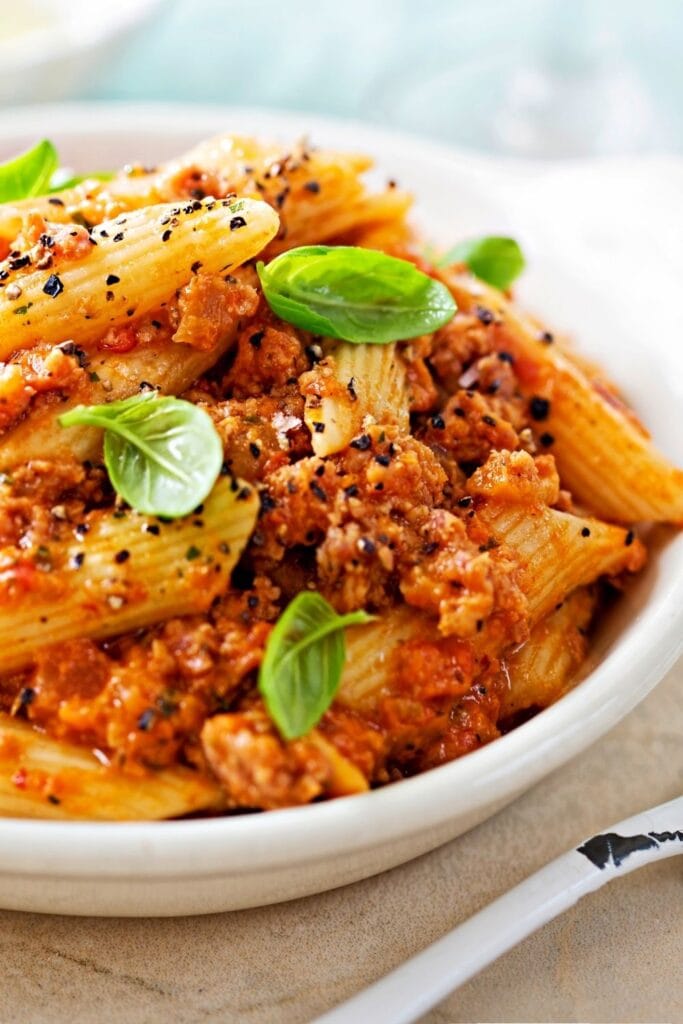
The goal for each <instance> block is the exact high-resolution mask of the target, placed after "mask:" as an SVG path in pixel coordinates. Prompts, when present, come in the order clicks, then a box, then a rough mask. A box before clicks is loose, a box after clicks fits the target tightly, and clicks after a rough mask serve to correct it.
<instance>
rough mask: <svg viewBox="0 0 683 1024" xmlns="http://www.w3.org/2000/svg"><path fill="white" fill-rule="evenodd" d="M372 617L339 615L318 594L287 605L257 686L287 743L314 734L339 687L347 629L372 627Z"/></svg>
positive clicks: (306, 594) (268, 647) (305, 594)
mask: <svg viewBox="0 0 683 1024" xmlns="http://www.w3.org/2000/svg"><path fill="white" fill-rule="evenodd" d="M372 618H373V616H372V615H368V614H367V612H363V611H358V612H351V613H350V614H348V615H338V614H337V612H336V611H335V610H334V608H333V607H332V605H330V604H328V602H327V601H326V600H325V598H324V597H321V595H320V594H318V593H316V592H315V591H302V593H300V594H297V596H296V597H295V598H294V600H293V601H291V602H290V604H288V605H287V608H286V609H285V610H284V612H283V613H282V615H281V616H280V618H279V619H278V621H277V623H276V625H275V628H274V629H273V631H272V633H271V634H270V636H269V638H268V643H267V645H266V651H265V654H264V657H263V661H262V663H261V669H260V671H259V678H258V686H259V690H260V691H261V695H262V697H263V699H264V701H265V705H266V708H267V709H268V713H269V715H270V717H271V718H272V719H273V721H274V722H275V724H276V725H277V727H278V729H279V730H280V732H281V733H282V735H283V736H284V738H285V739H286V740H293V739H296V738H297V736H303V735H304V734H305V733H307V732H310V730H311V729H312V728H313V726H314V725H315V724H316V723H317V722H318V721H319V720H320V718H321V717H322V715H323V714H324V713H325V712H326V711H327V709H328V708H329V706H330V704H331V703H332V700H333V699H334V695H335V693H336V692H337V689H338V687H339V681H340V679H341V674H342V669H343V667H344V661H345V660H346V644H345V640H344V629H345V628H346V627H347V626H358V625H363V623H366V622H370V621H371V620H372Z"/></svg>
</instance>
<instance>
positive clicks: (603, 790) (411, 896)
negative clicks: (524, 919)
mask: <svg viewBox="0 0 683 1024" xmlns="http://www.w3.org/2000/svg"><path fill="white" fill-rule="evenodd" d="M682 684H683V663H681V664H679V666H678V668H677V669H675V670H674V671H673V672H671V673H670V674H669V676H668V677H667V679H666V680H665V681H664V682H662V684H661V685H660V686H659V687H658V688H657V690H656V691H655V692H654V693H653V694H651V695H650V697H649V698H648V699H647V700H646V701H645V702H644V703H643V704H641V705H640V707H639V708H637V709H636V710H635V711H634V712H633V713H632V714H631V715H630V716H629V717H628V718H627V719H625V720H624V721H623V722H622V723H621V724H620V725H619V726H618V727H617V728H616V729H614V730H613V731H612V732H611V733H610V734H609V735H608V736H606V737H604V738H603V739H602V740H601V741H599V742H598V743H597V744H596V745H595V746H593V747H592V748H591V749H590V750H589V751H587V752H586V753H584V754H582V755H581V756H580V757H579V758H577V759H576V760H575V761H573V762H572V763H571V764H570V765H568V766H567V767H565V768H563V769H561V770H560V771H558V772H556V773H555V774H554V775H552V776H551V777H550V778H548V779H546V780H545V781H544V782H543V783H541V784H540V785H538V786H537V787H536V788H535V789H533V790H531V791H530V792H529V793H527V794H526V795H525V796H524V797H522V798H521V799H520V800H518V801H517V802H516V803H514V804H513V805H511V806H510V807H508V808H507V809H506V810H504V811H502V812H501V813H500V814H498V815H497V816H496V817H494V818H492V819H491V820H490V821H488V822H486V823H485V824H484V825H482V826H480V827H479V828H477V829H475V830H473V831H472V832H470V833H469V834H468V835H466V836H463V837H461V838H460V839H457V840H455V841H454V842H452V843H450V844H448V845H447V846H445V847H443V848H442V849H440V850H437V851H435V852H434V853H431V854H428V855H427V856H424V857H421V858H420V859H418V860H416V861H413V862H412V863H411V864H407V865H405V866H403V867H400V868H396V869H395V870H394V871H390V872H387V873H386V874H384V875H381V876H379V877H378V878H374V879H369V880H368V881H365V882H359V883H358V884H356V885H353V886H349V887H348V888H346V889H341V890H338V891H336V892H331V893H326V894H324V895H321V896H314V897H310V898H308V899H303V900H297V901H296V902H293V903H289V904H283V905H280V906H275V907H266V908H263V909H260V910H249V911H241V912H236V913H232V914H222V915H215V916H211V917H203V918H200V917H194V918H185V919H176V920H157V921H154V920H140V921H136V920H95V919H83V918H71V919H70V918H65V917H42V916H40V915H34V914H19V913H9V912H6V913H0V926H1V927H0V958H1V961H2V974H3V984H2V985H0V1020H1V1021H2V1022H3V1024H25V1022H27V1021H30V1022H31V1024H66V1022H68V1024H90V1022H94V1021H99V1020H106V1021H107V1024H161V1022H164V1024H195V1022H216V1024H218V1022H219V1021H220V1022H221V1024H223V1022H230V1024H303V1022H306V1021H310V1020H311V1019H312V1018H313V1017H314V1016H315V1015H316V1014H318V1013H321V1012H322V1011H323V1010H325V1009H327V1008H329V1007H330V1006H331V1005H332V1004H333V1003H334V1002H336V1001H338V1000H341V999H343V998H345V997H348V996H350V995H351V994H352V993H353V992H355V991H356V990H357V989H359V988H360V987H361V986H363V985H365V984H368V983H369V982H371V981H372V980H374V979H376V978H377V977H379V976H380V975H381V974H383V973H385V972H386V971H387V970H390V969H391V968H392V967H395V966H397V965H398V964H399V963H400V962H401V961H402V960H403V959H405V958H406V957H408V956H410V955H411V954H412V953H415V952H417V951H418V950H419V949H421V948H422V947H424V946H425V945H427V944H428V943H429V942H431V941H433V940H434V939H436V938H438V937H439V936H441V935H443V934H444V933H445V932H446V931H448V930H449V929H450V928H451V927H453V926H454V925H455V924H457V923H458V922H459V921H461V920H463V919H464V918H465V917H467V916H468V915H469V914H471V913H473V912H474V911H476V910H477V909H479V908H480V907H481V906H483V905H484V904H486V903H488V902H489V901H490V900H492V899H494V898H495V897H496V896H498V895H499V894H501V893H502V892H504V891H505V890H506V889H508V888H510V887H511V886H512V885H514V884H515V883H517V882H518V881H520V880H521V879H522V878H524V877H525V876H526V875H528V874H530V873H531V872H533V871H535V870H536V869H537V868H539V867H541V866H542V865H543V864H544V863H546V862H547V861H549V860H551V859H552V858H553V857H555V856H557V855H558V854H559V853H561V852H563V851H564V850H565V849H567V848H568V847H570V846H571V845H574V844H575V843H576V842H577V841H578V840H580V839H581V838H582V837H584V836H585V835H587V834H590V833H591V832H594V831H599V830H600V829H601V828H603V827H604V826H606V825H608V824H610V823H612V822H614V821H617V820H619V819H620V818H623V817H627V816H628V815H630V814H633V813H635V812H636V811H637V810H639V809H642V808H645V807H647V806H651V805H653V804H656V803H660V802H663V801H664V800H669V799H671V798H673V797H674V796H677V795H680V794H681V793H683V742H682V740H681V737H682V735H683V697H682V693H681V689H682ZM682 910H683V863H682V861H681V859H679V858H672V859H671V860H668V861H664V862H662V863H661V864H655V865H651V866H650V867H648V868H644V869H642V870H641V871H638V872H635V873H633V874H631V875H627V876H626V877H624V878H623V879H620V880H619V881H617V882H614V883H613V884H612V885H611V886H609V887H606V888H604V889H602V890H601V891H600V892H598V893H596V894H595V895H593V896H591V897H588V898H586V899H585V900H584V901H583V902H582V903H580V904H579V905H578V906H577V907H575V908H573V909H572V910H570V911H569V912H568V913H566V914H565V915H564V916H563V917H561V918H559V919H558V920H556V921H553V922H551V923H550V924H548V925H547V926H546V927H545V928H543V929H542V930H541V931H540V932H538V933H537V934H536V935H534V936H532V937H531V938H529V939H527V941H526V942H524V943H523V944H522V945H520V946H519V947H517V949H515V950H513V951H512V952H510V953H508V954H507V955H506V956H504V957H503V958H501V959H500V960H499V961H498V962H497V963H495V964H493V965H492V966H491V967H489V968H488V969H487V970H486V971H484V972H483V973H482V974H481V975H479V976H478V977H477V978H475V979H474V980H473V981H471V982H470V983H469V984H467V985H465V986H464V987H463V988H462V989H460V991H459V992H457V993H456V994H455V995H453V996H451V997H450V998H449V999H448V1000H447V1001H446V1002H445V1003H443V1004H442V1005H441V1006H440V1007H439V1008H438V1009H436V1010H434V1011H433V1012H432V1013H431V1014H429V1015H428V1016H427V1017H426V1018H425V1019H424V1022H423V1024H446V1022H464V1021H488V1022H503V1021H510V1022H512V1021H534V1022H536V1021H539V1022H540V1021H549V1020H553V1021H566V1022H569V1021H585V1020H590V1021H593V1022H596V1024H597V1022H613V1021H621V1022H644V1021H670V1022H683V957H682V956H681V951H682V950H683V913H682V912H681V911H682ZM359 1024H360V1022H359Z"/></svg>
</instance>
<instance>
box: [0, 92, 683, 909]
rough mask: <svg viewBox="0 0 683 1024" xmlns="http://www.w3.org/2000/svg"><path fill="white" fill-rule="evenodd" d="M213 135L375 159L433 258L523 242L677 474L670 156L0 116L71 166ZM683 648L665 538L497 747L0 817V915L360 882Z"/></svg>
mask: <svg viewBox="0 0 683 1024" xmlns="http://www.w3.org/2000/svg"><path fill="white" fill-rule="evenodd" d="M221 130H235V131H237V132H241V133H251V134H257V135H262V136H265V137H274V138H279V139H281V140H283V141H284V142H291V141H292V140H293V139H296V138H298V137H299V136H301V135H302V134H308V135H309V137H310V138H311V139H312V140H313V141H314V142H317V143H321V144H325V145H331V146H337V147H338V148H340V149H356V150H359V151H362V152H368V153H371V154H372V155H373V156H375V157H376V159H377V161H378V163H379V165H380V173H382V174H384V175H387V176H391V177H396V178H398V179H399V181H400V183H401V184H402V185H404V186H407V187H409V188H410V189H412V190H413V191H414V192H415V194H416V195H417V196H418V197H419V203H418V206H417V209H416V213H415V218H414V219H415V220H416V221H417V222H418V223H419V224H420V226H421V228H422V229H423V230H424V233H425V235H427V236H429V237H431V238H432V239H433V240H434V241H436V242H437V243H438V244H441V245H444V246H447V245H449V244H450V243H452V242H453V241H454V240H457V239H458V238H461V237H464V236H467V235H470V234H474V233H480V232H492V231H495V232H497V233H512V234H514V235H516V236H517V237H519V238H520V239H521V240H522V242H523V244H524V246H525V248H526V250H527V254H528V257H529V263H530V268H529V272H528V273H527V275H526V277H525V279H524V282H523V285H522V287H521V289H520V291H521V294H522V297H523V298H524V300H525V301H526V302H527V304H530V305H531V306H532V307H533V309H534V310H535V311H537V312H539V313H540V314H541V315H542V316H544V317H545V318H546V319H547V320H548V322H549V323H550V324H552V325H553V326H555V327H556V328H559V329H565V330H568V331H570V332H572V333H576V335H577V341H578V343H579V347H580V348H581V349H582V350H583V351H585V352H587V353H588V354H589V355H590V356H592V357H594V358H595V359H596V360H599V361H601V362H603V363H604V365H605V367H606V368H607V370H608V371H610V373H611V374H612V376H613V377H614V378H615V379H616V380H617V382H618V383H620V384H621V385H622V386H623V388H624V390H625V391H626V394H627V395H628V397H629V398H630V399H631V400H632V402H633V404H634V406H635V408H636V410H637V411H638V412H639V413H640V414H641V416H642V418H643V420H644V421H645V422H646V423H647V424H648V426H649V427H650V428H651V429H652V432H653V434H654V437H655V440H656V441H657V443H658V444H659V445H660V447H662V448H663V449H664V450H665V451H666V452H667V454H668V455H670V456H672V457H674V458H676V459H677V460H678V461H679V462H683V436H681V431H680V427H679V425H678V423H677V419H676V415H675V413H676V409H677V408H680V402H681V400H682V398H683V374H682V373H681V367H682V365H683V358H682V355H681V351H680V349H678V350H677V346H676V345H675V344H674V341H676V342H677V339H679V338H680V337H681V336H682V335H683V312H682V310H681V307H680V303H676V302H673V303H667V302H666V301H665V299H666V298H667V297H672V296H675V295H676V294H677V289H678V282H679V281H680V278H681V276H682V275H683V256H682V255H681V254H680V252H679V247H678V244H677V243H676V239H675V235H676V230H675V229H676V225H677V224H680V221H681V216H682V215H683V185H682V184H681V180H682V178H683V176H682V175H681V167H682V164H681V162H678V161H676V160H666V159H664V160H644V161H611V160H610V161H591V162H587V163H586V162H579V163H573V164H572V163H563V164H556V165H553V166H550V167H548V166H547V165H546V166H541V165H535V164H520V163H513V162H509V161H507V162H495V161H492V160H491V161H490V160H488V159H481V158H473V157H471V156H464V155H462V154H458V153H457V152H452V151H450V150H448V149H445V148H442V147H439V146H435V145H433V144H430V143H424V142H422V141H421V140H417V139H414V138H411V137H406V136H399V135H394V134H391V133H382V132H379V131H377V130H376V129H374V128H369V127H364V126H361V125H355V124H351V123H349V122H334V121H323V120H320V119H316V118H311V117H306V116H299V115H295V114H272V113H265V112H262V111H245V110H233V111H231V110H229V109H220V108H215V109H206V108H187V107H186V108H183V107H174V108H169V107H159V108H150V107H137V108H135V107H120V106H117V107H78V106H71V107H53V108H42V109H41V108H27V109H24V110H17V111H9V112H6V113H4V114H2V115H0V159H4V158H5V157H6V156H9V155H10V154H11V153H13V152H16V151H17V150H19V149H21V148H22V147H24V146H25V145H28V144H30V143H31V142H32V141H34V140H35V139H36V138H39V137H41V136H44V135H46V134H47V135H49V136H50V137H51V138H52V139H53V140H54V141H55V142H56V144H57V146H58V148H59V150H60V153H61V154H62V157H63V160H64V162H65V163H67V164H68V165H69V166H73V167H74V168H76V169H77V170H87V169H88V168H90V167H97V168H98V169H101V168H104V167H109V166H114V165H116V164H119V163H124V162H128V161H131V160H136V159H137V160H141V161H142V162H143V163H146V164H149V163H153V162H157V161H158V160H161V159H164V158H167V157H169V156H171V155H173V154H176V153H178V152H179V151H181V150H182V149H184V148H186V147H188V146H189V145H191V144H192V143H193V142H195V141H197V140H198V139H200V138H202V137H204V136H206V135H210V134H213V133H217V132H219V131H221ZM658 296H661V301H660V300H659V299H658ZM672 425H673V426H672ZM682 637H683V537H680V536H679V537H675V536H674V535H673V534H672V533H671V532H667V531H664V530H661V531H659V535H658V536H655V537H653V539H652V548H651V559H650V563H649V566H648V567H647V569H646V571H645V572H644V573H643V574H642V576H641V577H640V578H639V579H638V580H637V581H636V582H635V585H634V586H633V587H631V588H630V589H629V591H628V592H627V594H626V595H625V596H624V598H623V599H622V600H621V601H620V602H619V605H618V606H617V608H616V609H615V610H614V613H613V614H612V615H611V616H610V618H609V620H608V621H607V622H605V624H604V625H603V627H602V628H601V631H600V633H599V636H598V637H597V639H596V642H595V644H594V647H593V653H592V655H591V658H590V665H591V667H592V668H593V671H592V672H591V673H590V675H589V676H588V677H587V678H585V679H584V681H583V682H582V683H581V684H580V685H579V686H578V687H577V688H576V689H575V690H573V691H572V692H571V693H570V694H568V695H567V696H566V697H564V698H563V699H562V700H561V701H560V702H559V703H557V704H555V705H554V706H553V707H551V708H549V709H548V710H546V711H544V712H543V713H542V714H540V715H538V716H536V717H535V718H534V719H532V720H531V721H529V722H527V723H525V724H524V725H522V726H521V727H520V728H518V729H516V730H515V731H514V732H512V733H510V734H509V735H507V736H504V737H503V738H501V739H499V740H497V741H496V742H494V743H492V744H490V745H489V746H487V747H484V748H482V749H480V750H477V751H475V752H474V753H472V754H469V755H467V756H466V757H465V758H462V759H461V760H459V761H456V762H453V763H451V764H448V765H444V766H443V767H440V768H437V769H435V770H434V771H431V772H427V773H425V774H423V775H420V776H417V777H415V778H412V779H407V780H405V781H403V782H400V783H398V784H395V785H392V786H387V787H385V788H383V789H380V790H376V791H374V792H371V793H367V794H363V795H359V796H354V797H348V798H345V799H340V800H336V801H330V802H327V803H321V804H316V805H313V806H309V807H301V808H293V809H289V810H282V811H273V812H269V813H267V814H250V815H245V816H242V817H239V816H237V817H229V818H218V819H211V820H190V821H179V822H161V823H149V824H145V823H142V824H138V823H135V824H98V823H92V824H87V823H86V824H81V823H56V822H41V821H17V820H9V819H6V820H0V906H2V907H6V908H11V909H18V910H34V911H42V912H51V913H61V914H88V915H92V914H96V915H111V916H113V915H116V916H118V915H127V916H150V915H160V916H161V915H164V916H170V915H176V914H195V913H211V912H216V911H222V910H229V909H236V908H241V907H249V906H256V905H263V904H267V903H274V902H277V901H280V900H286V899H291V898H294V897H297V896H303V895H307V894H310V893H315V892H321V891H324V890H326V889H331V888H334V887H336V886H340V885H344V884H347V883H349V882H353V881H357V880H358V879H361V878H365V877H368V876H369V875H372V874H375V873H377V872H379V871H382V870H385V869H386V868H389V867H393V866H395V865H397V864H400V863H402V862H404V861H406V860H409V859H410V858H412V857H415V856H418V855H419V854H421V853H425V852H426V851H428V850H430V849H433V848H434V847H436V846H438V845H439V844H441V843H443V842H446V841H447V840H449V839H452V838H454V837H455V836H457V835H459V834H461V833H462V832H464V831H466V830H467V829H469V828H471V827H472V826H474V825H476V824H478V823H479V822H481V821H483V820H484V819H485V818H486V817H488V816H489V815H491V814H493V813H494V811H496V810H498V809H499V808H501V807H502V806H504V805H505V804H506V803H508V802H509V801H510V800H512V799H514V797H515V796H517V795H519V794H520V793H521V792H523V791H524V790H526V789H528V788H529V787H530V786H532V785H533V784H534V783H535V782H538V781H539V780H540V779H542V778H543V777H544V776H545V775H547V774H548V773H549V772H551V771H553V770H554V769H555V768H558V767H559V766H561V765H562V764H564V763H565V762H567V761H568V760H569V759H570V758H572V757H574V756H575V755H577V754H579V753H580V752H581V751H582V750H584V749H585V748H586V747H587V746H589V744H591V743H592V742H593V741H594V740H596V739H597V738H598V737H599V736H600V735H602V734H603V733H605V732H606V731H607V730H608V729H609V728H611V727H612V726H613V725H614V724H615V723H616V722H617V721H618V720H619V719H620V718H621V717H622V716H623V715H625V714H626V713H627V712H628V711H629V710H630V709H631V708H632V707H633V706H634V705H635V704H637V703H638V701H640V700H641V699H642V698H643V697H644V696H645V695H646V693H647V692H648V691H649V690H650V689H652V687H653V686H654V685H655V684H656V683H657V682H658V681H659V680H660V679H661V678H662V676H663V675H664V673H665V672H666V670H667V669H668V667H669V666H670V665H671V664H672V663H673V662H674V660H675V659H676V657H677V656H678V654H679V653H680V650H681V640H682ZM595 784H596V785H600V784H601V781H600V779H596V780H595ZM549 824H552V823H549ZM453 881H454V883H457V879H454V880H453Z"/></svg>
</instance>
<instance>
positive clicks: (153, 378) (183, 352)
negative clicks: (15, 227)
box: [0, 318, 240, 470]
mask: <svg viewBox="0 0 683 1024" xmlns="http://www.w3.org/2000/svg"><path fill="white" fill-rule="evenodd" d="M239 325H240V321H239V320H238V319H236V318H235V319H234V320H233V322H232V323H231V325H230V327H229V329H228V330H227V331H226V332H225V333H223V334H222V335H221V337H220V338H219V340H218V342H217V343H216V344H215V345H214V346H213V347H212V348H211V349H209V350H205V349H199V348H194V347H192V346H191V345H182V344H176V343H175V342H171V343H169V342H168V341H152V342H147V343H145V344H143V345H138V346H137V347H136V348H135V349H134V350H133V351H132V352H124V353H117V352H107V351H99V352H93V353H92V354H91V355H90V357H89V360H88V366H87V374H86V375H84V377H83V379H82V380H81V382H80V383H79V385H78V386H77V387H76V388H75V389H73V390H71V391H70V392H69V394H68V395H62V396H60V398H61V401H60V402H59V404H55V402H54V400H52V397H51V396H45V397H43V398H39V399H38V400H37V403H36V404H35V405H34V407H32V408H31V410H30V412H29V415H28V416H26V417H24V418H23V419H20V420H19V422H18V423H17V425H16V426H15V427H13V428H11V429H10V430H8V431H7V432H6V433H5V434H3V435H2V437H0V470H6V469H9V468H11V467H12V466H15V465H18V464H19V463H20V462H22V461H28V460H30V459H44V458H51V459H69V458H76V459H79V460H81V461H84V460H86V459H90V460H92V461H97V460H98V459H100V458H101V454H102V431H101V430H98V429H96V428H94V427H85V426H78V427H65V428H61V427H60V426H59V425H58V424H57V422H56V420H57V417H58V416H62V415H63V414H64V413H65V412H67V411H68V410H69V409H72V408H73V407H74V406H76V405H98V404H104V403H106V402H113V401H117V400H118V399H122V398H128V397H129V396H130V395H134V394H137V393H138V392H139V390H140V388H141V386H151V387H154V388H157V389H158V390H159V391H160V392H161V394H166V395H181V394H182V393H183V392H184V391H186V390H187V388H189V387H190V385H191V384H192V383H193V382H194V381H195V380H196V379H197V378H198V377H199V376H200V375H201V374H202V373H205V372H206V371H207V370H208V369H210V368H211V367H212V366H213V365H214V363H215V362H216V361H217V360H218V359H220V357H221V356H222V355H223V354H224V353H225V352H227V350H228V349H229V348H230V347H231V346H232V345H233V344H234V342H235V338H236V336H237V333H238V330H239Z"/></svg>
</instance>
